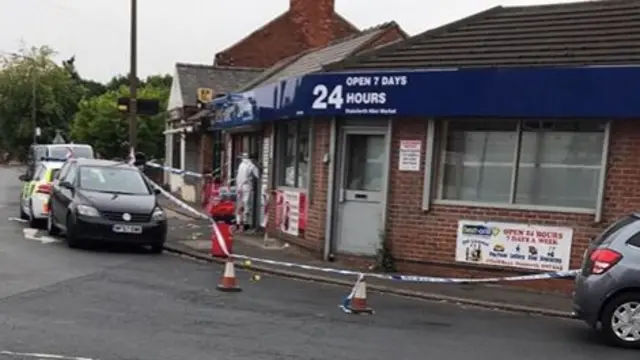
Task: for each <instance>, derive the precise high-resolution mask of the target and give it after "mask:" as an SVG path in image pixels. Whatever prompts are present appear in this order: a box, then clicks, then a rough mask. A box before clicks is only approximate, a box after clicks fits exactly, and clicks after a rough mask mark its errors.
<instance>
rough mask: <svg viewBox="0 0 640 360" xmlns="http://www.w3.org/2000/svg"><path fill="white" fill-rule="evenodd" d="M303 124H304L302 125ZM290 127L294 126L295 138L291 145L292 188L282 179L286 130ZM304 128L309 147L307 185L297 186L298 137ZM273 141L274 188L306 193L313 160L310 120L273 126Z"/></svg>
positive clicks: (298, 175) (298, 174)
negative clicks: (274, 153)
mask: <svg viewBox="0 0 640 360" xmlns="http://www.w3.org/2000/svg"><path fill="white" fill-rule="evenodd" d="M303 122H305V123H303ZM290 126H295V136H294V143H293V153H294V154H295V156H294V169H295V170H294V186H288V185H285V184H284V179H285V176H286V174H285V167H284V165H285V164H284V156H285V152H286V148H287V143H286V139H287V137H288V130H289V127H290ZM303 126H306V127H307V131H306V132H307V136H308V145H307V146H308V147H309V150H308V151H309V166H307V171H306V178H307V184H306V185H305V186H301V185H300V184H298V180H299V179H300V159H299V156H298V155H299V152H300V135H301V134H302V131H301V129H302V127H303ZM275 129H276V131H275V134H276V136H275V141H276V143H277V145H276V162H275V163H276V169H275V172H274V183H275V187H276V188H278V189H292V190H303V191H306V192H308V191H309V188H310V187H311V182H312V179H311V174H312V173H311V168H312V167H313V166H312V164H311V163H312V159H313V148H312V145H313V140H312V139H313V137H312V136H313V132H312V129H313V126H312V123H311V119H301V120H294V121H289V122H283V123H282V124H277V125H275Z"/></svg>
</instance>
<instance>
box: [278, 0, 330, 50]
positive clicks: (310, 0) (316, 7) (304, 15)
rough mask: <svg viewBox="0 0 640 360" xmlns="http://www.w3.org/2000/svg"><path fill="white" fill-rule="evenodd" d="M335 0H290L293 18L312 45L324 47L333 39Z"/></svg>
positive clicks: (290, 12) (290, 10)
mask: <svg viewBox="0 0 640 360" xmlns="http://www.w3.org/2000/svg"><path fill="white" fill-rule="evenodd" d="M334 9H335V0H289V14H290V16H291V20H292V21H293V23H294V24H296V25H297V26H298V28H299V31H301V32H302V34H304V36H305V38H306V39H307V42H308V44H309V45H310V46H311V47H312V48H315V47H323V46H326V45H327V44H329V43H330V42H331V41H332V40H333V26H332V25H333V21H334V17H335V12H334Z"/></svg>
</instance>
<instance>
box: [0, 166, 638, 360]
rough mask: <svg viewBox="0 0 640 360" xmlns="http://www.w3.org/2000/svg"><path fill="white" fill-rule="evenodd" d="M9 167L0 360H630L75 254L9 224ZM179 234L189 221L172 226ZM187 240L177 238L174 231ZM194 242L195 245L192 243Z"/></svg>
mask: <svg viewBox="0 0 640 360" xmlns="http://www.w3.org/2000/svg"><path fill="white" fill-rule="evenodd" d="M18 175H19V169H14V168H2V167H0V234H2V236H0V360H5V359H7V360H16V359H22V360H37V359H58V360H92V359H100V360H121V359H122V360H138V359H140V360H183V359H189V360H200V359H202V360H205V359H206V360H218V359H220V360H223V359H224V360H249V359H250V360H256V359H260V360H263V359H264V360H276V359H277V360H298V359H300V360H302V359H305V360H336V359H340V360H356V359H357V360H362V359H370V360H388V359H389V358H396V359H433V358H444V359H451V360H467V359H470V358H471V359H479V360H485V359H486V360H489V359H491V360H495V359H511V358H517V359H520V360H540V359H547V358H563V359H564V360H585V359H594V360H595V359H601V358H603V357H605V356H608V357H612V358H616V359H617V360H631V359H633V360H635V359H637V357H638V353H637V352H635V351H624V350H620V349H615V348H609V347H606V346H603V345H602V344H600V343H599V341H598V340H597V338H596V337H594V336H593V333H592V332H591V331H589V330H588V329H587V327H586V326H585V325H583V324H582V323H581V322H578V321H575V320H570V319H563V318H551V317H543V316H534V315H525V314H521V313H513V312H504V311H495V310H487V309H482V308H477V307H473V306H467V305H454V304H448V303H443V302H434V301H424V300H419V299H415V298H408V297H400V296H395V295H391V294H388V293H378V292H371V293H370V294H369V303H370V304H371V305H372V306H373V307H374V308H375V310H376V313H375V314H374V315H372V316H355V315H348V314H344V313H342V312H341V311H340V310H339V309H338V306H337V305H338V303H339V302H340V301H341V299H342V297H343V296H344V295H345V293H346V291H348V287H346V286H336V285H332V284H323V283H318V282H314V281H303V280H298V279H291V278H285V277H281V276H274V275H269V274H263V276H262V279H261V280H259V281H252V280H251V279H252V278H253V271H251V270H250V271H243V270H239V271H238V272H237V276H238V281H239V283H240V285H241V286H242V288H243V291H242V292H240V293H233V294H232V293H220V292H217V291H216V290H215V285H216V284H217V282H218V281H219V279H220V276H221V273H220V270H221V268H222V267H221V266H219V265H218V264H211V263H210V262H207V261H199V260H196V259H194V258H193V257H184V256H177V255H175V253H171V252H165V253H163V254H160V255H153V254H149V253H148V252H147V251H144V250H142V249H138V248H130V247H113V246H110V247H96V248H92V249H85V250H72V249H69V248H67V247H66V245H65V243H64V240H63V239H59V238H50V237H48V236H46V235H44V234H43V233H42V231H37V230H36V231H32V230H28V229H27V230H26V231H25V229H26V224H24V223H22V222H19V221H16V220H15V219H10V218H12V217H14V216H16V215H17V214H18V210H17V209H18V194H19V190H20V183H19V182H18V181H17V177H18ZM170 225H171V226H172V227H174V230H175V231H174V232H172V233H171V241H172V243H173V242H175V243H179V242H180V241H192V240H189V239H181V238H182V236H180V234H179V231H177V230H176V229H178V228H182V227H184V228H187V227H190V228H192V229H193V222H189V221H187V220H186V219H185V218H181V217H180V216H179V215H178V216H172V218H171V219H170ZM183 234H185V233H183ZM192 235H193V234H192Z"/></svg>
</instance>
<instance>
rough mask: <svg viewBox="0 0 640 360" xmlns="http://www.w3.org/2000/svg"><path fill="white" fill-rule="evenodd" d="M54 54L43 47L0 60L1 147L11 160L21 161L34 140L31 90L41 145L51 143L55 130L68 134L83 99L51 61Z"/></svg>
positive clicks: (64, 72) (66, 75)
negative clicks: (9, 154) (70, 124)
mask: <svg viewBox="0 0 640 360" xmlns="http://www.w3.org/2000/svg"><path fill="white" fill-rule="evenodd" d="M54 54H55V52H54V51H53V50H52V49H51V48H49V47H47V46H43V47H39V48H37V47H32V48H29V49H22V50H20V51H19V52H18V53H17V54H12V55H9V56H3V57H0V129H1V131H0V147H1V148H2V149H3V150H4V151H8V152H10V153H12V156H14V157H18V158H24V155H25V153H26V150H27V148H28V145H29V144H30V143H31V142H32V139H33V134H34V124H33V118H32V109H33V100H34V96H33V92H34V91H33V90H34V86H35V94H36V95H35V108H36V124H35V126H37V127H40V128H41V129H42V136H41V137H40V138H39V141H41V142H47V141H51V140H52V139H53V137H54V136H55V129H61V130H62V131H63V132H64V131H66V130H67V127H68V122H69V120H70V119H71V118H72V117H73V115H74V114H75V112H76V110H77V106H78V101H79V100H80V99H81V98H82V97H83V95H84V90H83V88H82V87H80V86H78V84H77V82H76V81H75V80H74V79H73V78H72V76H71V75H70V74H69V72H68V71H66V70H65V69H64V68H63V67H61V66H58V65H57V64H56V63H55V62H54V61H53V60H52V57H53V56H54Z"/></svg>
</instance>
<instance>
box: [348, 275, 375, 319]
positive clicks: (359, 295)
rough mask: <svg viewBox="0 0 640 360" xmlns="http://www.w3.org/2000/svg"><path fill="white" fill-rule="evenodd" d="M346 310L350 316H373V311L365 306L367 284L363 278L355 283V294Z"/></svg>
mask: <svg viewBox="0 0 640 360" xmlns="http://www.w3.org/2000/svg"><path fill="white" fill-rule="evenodd" d="M346 308H347V310H349V311H348V312H349V313H350V314H356V315H359V314H369V315H371V314H373V309H372V308H370V307H369V306H368V305H367V282H366V281H365V280H364V278H363V279H362V280H361V281H359V282H358V283H356V288H355V292H354V293H353V297H352V298H351V300H350V301H349V303H348V304H347V306H346Z"/></svg>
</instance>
